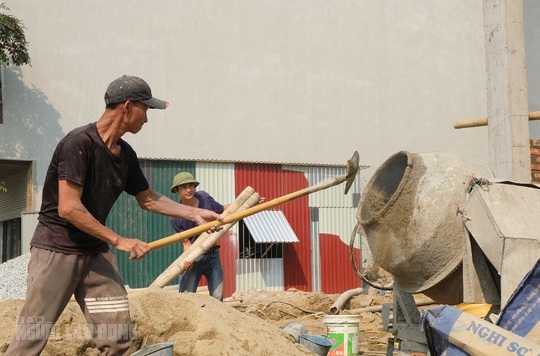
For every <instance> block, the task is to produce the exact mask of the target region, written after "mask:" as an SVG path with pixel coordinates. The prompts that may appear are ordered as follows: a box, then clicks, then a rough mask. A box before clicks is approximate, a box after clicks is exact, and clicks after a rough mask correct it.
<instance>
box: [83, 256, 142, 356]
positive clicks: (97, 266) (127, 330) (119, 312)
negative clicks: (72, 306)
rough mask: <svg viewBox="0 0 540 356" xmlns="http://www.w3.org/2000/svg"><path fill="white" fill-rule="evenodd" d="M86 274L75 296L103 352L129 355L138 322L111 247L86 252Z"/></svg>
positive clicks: (104, 353) (93, 336)
mask: <svg viewBox="0 0 540 356" xmlns="http://www.w3.org/2000/svg"><path fill="white" fill-rule="evenodd" d="M86 258H87V259H88V260H87V264H86V273H87V274H86V276H85V278H84V280H83V281H82V283H80V285H79V287H78V288H77V290H76V292H75V298H76V299H77V302H78V303H79V305H80V307H81V310H82V312H83V313H84V316H85V318H86V321H87V322H88V327H89V328H90V332H91V334H92V338H93V339H94V342H95V343H96V345H97V347H98V348H99V350H100V351H101V355H129V354H130V347H131V340H132V338H133V337H134V335H133V329H134V325H132V323H131V317H130V315H129V302H128V295H127V292H126V289H125V287H124V284H123V282H122V278H121V276H120V273H119V272H118V266H117V263H116V258H115V256H114V255H113V253H112V252H111V251H107V252H104V253H101V254H97V255H91V256H86Z"/></svg>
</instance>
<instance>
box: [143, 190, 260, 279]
mask: <svg viewBox="0 0 540 356" xmlns="http://www.w3.org/2000/svg"><path fill="white" fill-rule="evenodd" d="M249 194H250V195H249ZM248 195H249V196H248ZM260 199H261V197H260V196H259V194H257V193H255V191H254V190H253V188H251V187H248V188H246V189H244V191H243V192H242V194H240V195H239V196H238V198H236V200H235V201H234V202H233V203H231V205H230V206H229V207H228V208H227V210H226V211H225V212H224V213H223V215H229V214H232V213H233V212H235V211H241V209H247V208H248V207H250V206H253V205H255V204H258V202H259V201H260ZM240 204H242V205H241V206H239V205H240ZM233 225H234V224H227V225H224V226H223V229H222V230H220V231H217V232H214V233H212V234H208V233H207V232H203V233H202V234H201V235H200V236H199V237H198V238H197V240H195V242H194V243H193V244H192V245H191V246H190V247H189V248H188V249H186V250H185V251H184V252H183V253H182V254H181V255H180V256H179V257H178V258H177V259H176V260H175V261H174V262H173V263H172V264H171V265H170V266H169V267H168V268H167V269H166V270H165V271H163V273H161V274H160V275H159V276H158V277H157V278H156V279H155V280H154V282H152V284H151V285H150V287H159V288H163V287H165V286H166V285H167V284H168V283H169V282H170V281H172V280H173V279H174V278H176V277H177V276H179V275H180V274H182V273H184V271H185V267H184V261H186V260H187V261H190V262H194V261H196V260H197V259H198V258H199V257H201V256H202V255H203V254H204V253H205V252H206V251H208V249H209V248H210V247H212V246H213V245H215V244H216V242H217V241H218V240H219V239H220V238H221V237H222V236H223V235H225V233H226V232H227V231H229V230H230V228H231V227H232V226H233Z"/></svg>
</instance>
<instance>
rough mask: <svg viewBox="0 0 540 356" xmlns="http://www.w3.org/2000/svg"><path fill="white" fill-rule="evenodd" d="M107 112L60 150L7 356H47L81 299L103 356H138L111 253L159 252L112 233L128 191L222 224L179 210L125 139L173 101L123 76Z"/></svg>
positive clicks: (145, 205)
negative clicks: (110, 223)
mask: <svg viewBox="0 0 540 356" xmlns="http://www.w3.org/2000/svg"><path fill="white" fill-rule="evenodd" d="M105 104H106V108H105V111H104V113H103V115H102V116H101V118H100V119H99V120H98V121H97V122H95V123H91V124H88V125H86V126H83V127H80V128H77V129H74V130H73V131H71V132H70V133H68V134H67V135H66V137H64V138H63V139H62V140H61V141H60V142H59V144H58V146H57V147H56V149H55V151H54V154H53V157H52V160H51V163H50V165H49V168H48V170H47V175H46V177H45V184H44V187H43V199H42V206H41V210H40V213H39V218H38V220H39V222H38V225H37V227H36V230H35V232H34V236H33V238H32V241H31V243H30V244H31V257H30V262H29V265H28V286H27V293H26V301H25V304H24V306H23V308H22V310H21V313H20V316H19V318H18V319H17V333H16V335H15V336H14V338H13V340H12V341H11V343H10V345H9V348H8V350H7V351H6V353H5V355H24V356H27V355H39V354H40V353H41V351H42V350H43V348H44V347H45V344H46V343H47V339H48V337H49V333H50V331H51V329H52V327H53V326H54V324H55V322H56V321H57V320H58V318H59V316H60V315H61V313H62V311H63V310H64V308H65V307H66V305H67V303H68V302H69V300H70V298H71V296H72V295H74V296H75V299H76V301H77V303H78V304H79V306H80V307H81V310H82V312H83V313H84V315H85V317H86V320H87V322H88V328H89V329H90V333H91V335H92V337H93V340H94V342H95V343H96V345H97V347H98V348H99V349H100V351H101V353H102V355H127V354H130V353H131V352H132V351H133V350H130V347H131V338H132V333H133V325H132V324H131V318H130V315H129V305H128V295H127V292H126V289H125V287H124V284H123V282H122V278H121V276H120V274H119V272H118V266H117V263H116V259H115V257H114V255H113V253H112V252H111V251H110V249H109V245H112V246H114V247H115V248H116V249H117V250H119V251H124V252H127V253H129V255H130V259H140V258H142V257H144V256H145V255H146V254H147V253H148V252H149V247H148V244H147V243H146V242H144V241H141V240H139V239H137V238H127V237H123V236H120V235H118V234H117V233H115V232H114V231H112V230H111V229H109V228H108V227H107V226H105V221H106V219H107V215H108V214H109V211H110V209H111V208H112V206H113V204H114V202H115V201H116V199H117V198H118V196H119V195H120V194H121V193H122V192H123V191H125V192H127V193H128V194H131V195H133V196H135V199H136V200H137V202H138V204H139V206H140V207H141V208H142V209H145V210H148V211H152V212H154V213H158V214H163V215H167V216H171V217H178V218H184V219H188V220H192V221H194V222H195V223H196V224H199V225H200V224H204V223H207V222H208V221H213V220H216V219H221V216H220V215H219V214H217V213H215V212H213V211H210V210H206V209H198V208H192V207H188V206H186V205H182V204H178V203H176V202H174V201H173V200H171V199H169V198H167V197H165V196H163V195H161V194H159V193H157V192H156V191H154V190H153V189H152V188H150V187H149V184H148V182H147V180H146V178H145V177H144V175H143V173H142V170H141V168H140V166H139V161H138V159H137V154H136V153H135V151H134V150H133V149H132V148H131V146H130V145H129V144H128V143H127V142H125V141H124V140H122V136H123V135H124V134H125V133H127V132H130V133H133V134H136V133H137V132H139V131H140V130H141V128H142V126H143V125H144V124H145V123H146V122H147V121H148V118H147V110H148V109H165V108H166V107H167V106H168V103H167V102H165V101H162V100H159V99H156V98H154V97H153V96H152V92H151V89H150V87H149V86H148V84H147V83H146V82H145V81H144V80H142V79H141V78H138V77H134V76H122V77H120V78H117V79H116V80H114V81H113V82H112V83H111V84H110V85H109V86H108V88H107V91H106V93H105ZM219 229H220V228H219V227H216V228H215V230H219ZM36 331H40V332H36ZM109 331H110V332H109ZM113 331H114V332H113ZM113 334H114V335H113Z"/></svg>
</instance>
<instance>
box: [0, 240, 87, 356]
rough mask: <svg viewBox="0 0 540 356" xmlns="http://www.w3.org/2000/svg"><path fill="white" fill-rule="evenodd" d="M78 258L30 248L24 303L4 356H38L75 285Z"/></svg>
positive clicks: (78, 263)
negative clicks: (14, 332)
mask: <svg viewBox="0 0 540 356" xmlns="http://www.w3.org/2000/svg"><path fill="white" fill-rule="evenodd" d="M80 262H81V261H80V256H76V255H65V254H62V253H57V252H52V251H48V250H42V249H39V248H32V252H31V255H30V262H29V263H28V277H27V290H26V299H25V303H24V306H23V308H22V310H21V313H20V315H19V317H18V319H17V325H16V329H17V330H16V334H15V336H14V337H13V340H12V341H11V343H10V344H9V348H8V349H7V351H6V353H5V354H4V355H7V356H11V355H24V356H27V355H39V354H40V353H41V351H42V350H43V348H44V347H45V345H46V343H47V340H48V338H49V332H50V331H51V329H52V327H53V326H54V324H55V323H56V321H57V320H58V318H59V317H60V315H61V314H62V312H63V311H64V309H65V307H66V305H67V303H68V302H69V299H70V298H71V296H72V295H73V291H74V290H75V288H76V285H77V283H78V281H79V273H80V271H81V263H80Z"/></svg>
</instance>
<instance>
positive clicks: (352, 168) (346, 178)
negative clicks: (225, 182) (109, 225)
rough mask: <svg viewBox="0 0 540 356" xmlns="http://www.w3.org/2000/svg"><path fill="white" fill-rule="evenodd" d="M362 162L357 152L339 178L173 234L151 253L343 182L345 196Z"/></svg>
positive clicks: (157, 243) (155, 243)
mask: <svg viewBox="0 0 540 356" xmlns="http://www.w3.org/2000/svg"><path fill="white" fill-rule="evenodd" d="M359 161H360V156H359V154H358V151H355V152H354V153H353V155H352V157H351V158H350V159H349V160H348V161H347V173H346V174H343V175H341V176H339V177H335V178H332V179H330V180H328V181H326V182H322V183H319V184H316V185H313V186H311V187H307V188H304V189H301V190H297V191H296V192H292V193H289V194H286V195H283V196H281V197H278V198H275V199H272V200H270V201H267V202H265V203H261V204H259V205H256V206H254V207H252V208H249V209H246V210H244V211H240V212H237V213H234V214H231V215H229V216H226V217H224V218H223V219H221V220H215V221H211V222H208V223H206V224H202V225H199V226H196V227H194V228H191V229H189V230H185V231H182V232H179V233H176V234H173V235H171V236H168V237H164V238H162V239H159V240H156V241H152V242H150V243H148V246H149V247H150V251H153V250H155V249H157V248H160V247H164V246H167V245H170V244H173V243H175V242H179V241H182V240H185V239H188V238H190V237H191V236H194V235H198V234H201V233H203V232H205V231H209V230H211V229H212V228H213V227H215V226H221V225H226V224H232V223H235V222H237V221H239V220H242V219H243V218H245V217H248V216H250V215H253V214H256V213H259V212H261V211H263V210H267V209H269V208H272V207H274V206H277V205H280V204H283V203H286V202H288V201H291V200H294V199H297V198H300V197H303V196H304V195H308V194H311V193H315V192H318V191H320V190H324V189H328V188H330V187H333V186H336V185H338V184H341V183H343V182H346V183H345V194H347V193H348V192H349V189H350V188H351V186H352V183H353V181H354V178H355V177H356V173H357V172H358V164H359Z"/></svg>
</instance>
